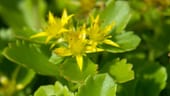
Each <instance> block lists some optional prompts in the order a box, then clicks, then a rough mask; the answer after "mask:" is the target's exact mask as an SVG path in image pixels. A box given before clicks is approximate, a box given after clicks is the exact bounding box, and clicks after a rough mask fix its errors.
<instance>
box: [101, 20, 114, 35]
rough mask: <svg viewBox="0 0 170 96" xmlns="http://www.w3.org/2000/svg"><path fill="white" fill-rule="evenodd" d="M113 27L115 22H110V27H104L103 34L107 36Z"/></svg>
mask: <svg viewBox="0 0 170 96" xmlns="http://www.w3.org/2000/svg"><path fill="white" fill-rule="evenodd" d="M114 26H115V22H112V23H111V24H110V25H108V26H106V27H105V28H104V30H103V31H104V33H105V34H108V32H110V31H111V30H112V28H113V27H114Z"/></svg>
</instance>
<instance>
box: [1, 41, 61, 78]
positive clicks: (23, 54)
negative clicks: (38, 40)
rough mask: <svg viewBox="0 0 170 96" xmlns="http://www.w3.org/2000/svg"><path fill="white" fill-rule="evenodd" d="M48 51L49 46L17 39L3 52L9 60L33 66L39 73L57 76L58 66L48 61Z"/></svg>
mask: <svg viewBox="0 0 170 96" xmlns="http://www.w3.org/2000/svg"><path fill="white" fill-rule="evenodd" d="M47 51H48V49H47V48H40V47H38V46H34V44H29V42H24V41H17V42H16V43H11V44H9V47H8V48H6V49H5V50H4V52H3V54H4V56H5V57H6V58H8V59H9V60H11V61H13V62H15V63H17V64H21V65H23V66H27V67H29V68H32V69H33V70H34V71H36V72H37V73H39V74H43V75H53V76H57V74H58V69H57V66H56V65H54V64H52V63H50V62H49V61H48V58H49V57H48V55H47V53H45V52H47ZM48 52H50V51H48ZM48 54H49V53H48Z"/></svg>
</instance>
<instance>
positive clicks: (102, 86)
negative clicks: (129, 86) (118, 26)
mask: <svg viewBox="0 0 170 96" xmlns="http://www.w3.org/2000/svg"><path fill="white" fill-rule="evenodd" d="M76 96H116V84H115V82H114V80H113V79H112V78H111V77H110V76H109V75H108V74H98V75H95V76H94V77H93V76H91V77H89V78H88V79H87V80H86V82H85V84H84V85H83V86H81V87H80V89H79V90H78V93H77V95H76Z"/></svg>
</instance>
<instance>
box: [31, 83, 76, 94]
mask: <svg viewBox="0 0 170 96" xmlns="http://www.w3.org/2000/svg"><path fill="white" fill-rule="evenodd" d="M34 96H74V94H73V93H71V92H70V91H69V90H68V88H67V87H66V86H63V85H62V84H61V83H60V82H56V83H55V85H54V86H53V85H46V86H41V87H40V88H38V90H37V91H36V92H35V93H34Z"/></svg>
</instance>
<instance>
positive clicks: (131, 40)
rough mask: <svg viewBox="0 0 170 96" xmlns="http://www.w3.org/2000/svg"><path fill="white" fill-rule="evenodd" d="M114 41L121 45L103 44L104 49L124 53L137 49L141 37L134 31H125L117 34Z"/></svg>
mask: <svg viewBox="0 0 170 96" xmlns="http://www.w3.org/2000/svg"><path fill="white" fill-rule="evenodd" d="M113 41H115V42H116V43H117V44H118V45H119V46H120V47H113V46H110V45H106V44H103V45H102V47H103V49H105V50H106V51H109V52H112V53H122V52H126V51H131V50H134V49H136V47H137V46H138V45H139V43H140V41H141V39H140V38H139V37H138V36H137V35H135V34H133V32H124V33H121V34H119V35H116V36H115V37H114V39H113Z"/></svg>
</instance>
